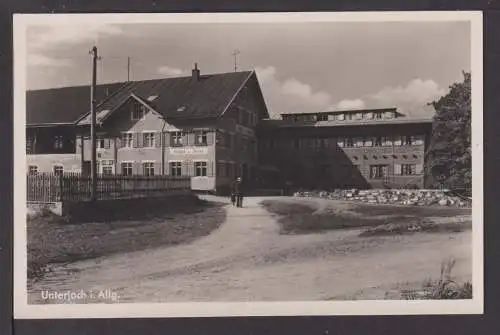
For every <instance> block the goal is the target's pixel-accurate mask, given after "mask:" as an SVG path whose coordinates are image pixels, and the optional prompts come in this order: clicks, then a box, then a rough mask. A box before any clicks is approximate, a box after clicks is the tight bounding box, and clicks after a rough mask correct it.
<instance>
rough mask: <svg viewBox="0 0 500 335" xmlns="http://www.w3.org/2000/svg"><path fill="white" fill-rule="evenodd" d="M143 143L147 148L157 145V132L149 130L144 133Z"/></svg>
mask: <svg viewBox="0 0 500 335" xmlns="http://www.w3.org/2000/svg"><path fill="white" fill-rule="evenodd" d="M142 139H143V141H142V145H143V147H145V148H152V147H154V146H155V133H154V132H147V133H143V134H142Z"/></svg>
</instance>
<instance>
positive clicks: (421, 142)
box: [412, 136, 424, 145]
mask: <svg viewBox="0 0 500 335" xmlns="http://www.w3.org/2000/svg"><path fill="white" fill-rule="evenodd" d="M412 143H413V145H424V137H423V136H412Z"/></svg>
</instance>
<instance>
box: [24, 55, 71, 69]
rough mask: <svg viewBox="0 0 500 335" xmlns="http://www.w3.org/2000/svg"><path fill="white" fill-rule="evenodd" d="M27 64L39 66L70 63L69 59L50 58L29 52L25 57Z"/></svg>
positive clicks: (68, 64) (58, 65)
mask: <svg viewBox="0 0 500 335" xmlns="http://www.w3.org/2000/svg"><path fill="white" fill-rule="evenodd" d="M27 62H28V65H29V66H39V67H68V66H71V65H72V62H71V60H69V59H63V58H59V59H56V58H51V57H48V56H44V55H43V54H35V53H33V54H29V55H28V58H27Z"/></svg>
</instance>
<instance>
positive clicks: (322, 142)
mask: <svg viewBox="0 0 500 335" xmlns="http://www.w3.org/2000/svg"><path fill="white" fill-rule="evenodd" d="M328 146H329V139H328V138H321V139H320V147H321V148H328Z"/></svg>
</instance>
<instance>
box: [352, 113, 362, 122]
mask: <svg viewBox="0 0 500 335" xmlns="http://www.w3.org/2000/svg"><path fill="white" fill-rule="evenodd" d="M354 118H355V119H356V120H362V119H363V114H362V113H356V114H354Z"/></svg>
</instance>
